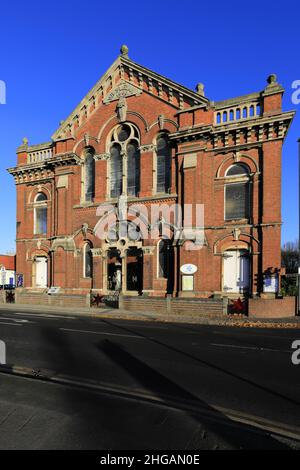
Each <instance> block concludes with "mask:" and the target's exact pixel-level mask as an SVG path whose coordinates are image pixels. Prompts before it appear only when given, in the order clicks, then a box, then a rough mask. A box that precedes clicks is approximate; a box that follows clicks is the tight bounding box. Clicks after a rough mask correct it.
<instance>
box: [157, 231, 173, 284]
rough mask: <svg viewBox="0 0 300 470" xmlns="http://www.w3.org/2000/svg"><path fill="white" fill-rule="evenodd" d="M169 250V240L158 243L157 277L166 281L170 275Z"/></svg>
mask: <svg viewBox="0 0 300 470" xmlns="http://www.w3.org/2000/svg"><path fill="white" fill-rule="evenodd" d="M170 250H171V244H170V241H169V240H160V242H159V243H158V272H157V274H158V277H159V278H165V279H168V276H169V274H170Z"/></svg>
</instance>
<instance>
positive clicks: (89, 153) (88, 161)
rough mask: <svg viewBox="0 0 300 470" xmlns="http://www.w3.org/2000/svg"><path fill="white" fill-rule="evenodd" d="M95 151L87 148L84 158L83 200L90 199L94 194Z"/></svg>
mask: <svg viewBox="0 0 300 470" xmlns="http://www.w3.org/2000/svg"><path fill="white" fill-rule="evenodd" d="M94 154H95V151H94V149H92V148H88V149H86V151H85V160H84V200H85V201H92V200H93V198H94V196H95V160H94Z"/></svg>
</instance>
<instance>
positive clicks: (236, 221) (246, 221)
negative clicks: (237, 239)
mask: <svg viewBox="0 0 300 470" xmlns="http://www.w3.org/2000/svg"><path fill="white" fill-rule="evenodd" d="M249 223H250V219H230V220H225V221H224V225H236V224H247V225H248V224H249Z"/></svg>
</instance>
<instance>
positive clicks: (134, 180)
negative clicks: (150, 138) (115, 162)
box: [127, 141, 140, 196]
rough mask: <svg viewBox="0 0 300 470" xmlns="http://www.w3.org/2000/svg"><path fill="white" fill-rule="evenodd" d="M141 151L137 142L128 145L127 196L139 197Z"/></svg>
mask: <svg viewBox="0 0 300 470" xmlns="http://www.w3.org/2000/svg"><path fill="white" fill-rule="evenodd" d="M139 186H140V151H139V148H138V144H137V142H136V141H132V142H129V144H128V145H127V194H128V195H129V196H137V194H138V192H139V190H140V187H139Z"/></svg>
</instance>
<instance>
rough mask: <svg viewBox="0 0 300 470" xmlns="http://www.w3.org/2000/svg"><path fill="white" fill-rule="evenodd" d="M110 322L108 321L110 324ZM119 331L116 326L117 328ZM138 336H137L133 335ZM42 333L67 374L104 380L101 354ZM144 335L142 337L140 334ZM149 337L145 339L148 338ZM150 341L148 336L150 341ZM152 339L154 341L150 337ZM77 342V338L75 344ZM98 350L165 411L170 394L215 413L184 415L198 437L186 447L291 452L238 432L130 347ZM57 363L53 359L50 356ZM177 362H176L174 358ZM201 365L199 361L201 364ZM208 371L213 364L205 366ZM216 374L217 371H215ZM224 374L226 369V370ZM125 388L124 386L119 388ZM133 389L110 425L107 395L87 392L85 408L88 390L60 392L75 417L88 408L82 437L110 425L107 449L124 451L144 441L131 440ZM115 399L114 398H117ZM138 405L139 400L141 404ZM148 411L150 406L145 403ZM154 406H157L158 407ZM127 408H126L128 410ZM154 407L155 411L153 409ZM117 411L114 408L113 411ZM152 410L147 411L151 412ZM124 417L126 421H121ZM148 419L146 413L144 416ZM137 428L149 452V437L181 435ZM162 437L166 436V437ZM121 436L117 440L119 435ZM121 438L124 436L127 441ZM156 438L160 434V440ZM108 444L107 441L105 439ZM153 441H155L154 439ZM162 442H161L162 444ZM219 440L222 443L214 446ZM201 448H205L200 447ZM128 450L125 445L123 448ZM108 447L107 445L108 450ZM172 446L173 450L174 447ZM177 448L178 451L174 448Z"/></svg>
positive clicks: (56, 333) (104, 344) (53, 332)
mask: <svg viewBox="0 0 300 470" xmlns="http://www.w3.org/2000/svg"><path fill="white" fill-rule="evenodd" d="M107 323H108V324H110V322H107ZM113 326H114V327H116V325H113ZM119 328H121V329H122V330H125V331H130V332H131V333H132V330H130V329H129V328H126V327H120V326H119ZM134 334H135V335H137V333H136V332H134ZM42 335H43V337H44V341H46V342H48V343H49V342H50V343H51V344H52V345H54V346H55V351H56V352H55V355H56V358H55V360H56V361H57V363H60V362H61V360H60V359H61V358H62V357H63V361H64V366H63V369H64V370H66V369H67V370H68V374H70V375H71V374H72V375H75V376H76V375H78V371H79V370H85V369H89V370H90V369H93V370H94V372H95V379H97V378H98V377H101V368H102V364H101V356H99V360H96V359H95V358H91V357H89V356H87V355H86V354H85V351H82V352H81V354H80V351H79V352H78V353H77V351H76V353H75V352H74V351H72V347H71V344H70V343H69V341H70V340H69V339H68V338H66V335H63V333H62V332H61V331H60V330H58V329H54V328H50V327H48V328H42ZM141 336H144V335H141ZM144 337H145V338H146V336H144ZM147 339H149V338H147ZM149 340H150V339H149ZM73 341H74V340H73ZM152 341H154V342H155V343H157V344H159V345H160V346H164V347H167V348H169V349H171V350H173V351H176V352H179V353H180V354H184V355H186V354H185V353H184V352H182V351H180V350H177V349H176V348H173V347H170V346H168V345H166V344H164V343H161V342H160V341H158V340H152ZM95 347H96V348H97V349H98V351H99V352H101V353H102V354H104V355H105V356H106V357H107V358H108V359H110V360H111V361H113V363H114V364H116V365H117V366H119V367H121V368H122V370H124V371H126V373H127V374H129V375H130V376H131V377H132V378H134V379H135V381H137V382H138V383H140V384H141V385H142V387H143V388H144V389H146V391H149V392H150V393H151V394H152V395H155V396H156V397H158V398H160V405H159V407H161V406H164V405H165V407H166V408H168V407H169V404H168V402H167V400H166V399H165V397H166V396H171V397H174V398H176V399H180V400H184V401H187V402H193V404H197V405H198V406H199V407H201V409H202V410H204V411H205V412H207V413H213V414H214V415H215V417H216V419H215V420H212V419H209V418H208V417H205V416H202V415H201V416H200V415H199V414H196V413H193V412H187V411H184V413H185V415H186V416H187V418H189V419H192V420H193V421H194V422H195V433H194V435H193V437H192V438H191V437H190V438H189V439H187V437H186V436H185V435H184V433H183V434H182V435H181V441H182V447H180V448H182V449H197V448H199V447H200V448H203V442H201V441H203V439H204V440H205V442H204V444H205V446H206V445H207V446H208V447H205V446H204V448H214V447H218V445H220V443H221V445H222V447H223V448H233V449H239V448H245V449H251V448H260V449H287V448H289V447H288V446H287V445H285V444H284V443H281V442H279V441H277V440H276V439H273V438H272V437H271V436H268V435H267V434H265V433H263V432H262V433H259V434H258V433H257V432H252V431H254V429H253V428H251V427H250V426H247V427H246V426H245V427H244V428H243V429H244V430H242V429H241V428H237V427H236V424H235V423H234V422H233V421H232V420H230V419H229V418H228V417H227V416H225V415H223V414H222V413H220V412H216V410H215V409H213V408H212V407H210V406H209V405H208V404H207V403H205V402H204V401H202V400H200V399H199V398H198V397H196V396H194V395H193V394H191V393H190V392H189V391H187V390H185V389H184V388H183V387H182V386H179V385H177V384H176V383H174V382H173V381H171V380H170V379H168V378H166V377H165V376H163V375H162V374H161V373H159V372H158V371H156V370H154V369H153V368H151V367H150V366H148V365H147V364H145V363H144V362H142V361H141V360H140V359H138V358H136V357H134V356H133V355H132V354H130V353H129V352H128V351H126V349H125V348H124V347H122V346H120V345H119V344H117V343H116V342H112V341H110V340H104V341H101V342H100V343H99V342H97V343H95ZM187 356H188V357H190V358H191V359H193V360H194V359H196V360H198V359H197V358H194V357H193V356H190V355H187ZM51 359H52V360H53V356H52V358H51ZM174 360H175V359H174ZM200 362H201V361H200ZM207 365H209V366H210V367H212V365H210V364H207ZM216 368H217V369H218V370H222V369H219V368H218V367H216ZM225 372H226V371H225ZM115 384H118V378H116V381H115ZM119 385H122V384H119ZM131 392H134V390H128V399H129V400H130V401H128V400H124V394H122V398H121V399H120V403H118V407H119V408H118V409H119V411H117V408H116V413H119V415H117V414H116V415H115V416H111V423H110V422H109V420H108V419H109V418H108V416H107V414H105V413H104V414H105V415H103V401H104V400H106V397H105V395H103V394H102V393H97V394H96V393H95V394H94V396H93V397H92V402H91V394H89V392H86V399H87V403H86V405H85V404H84V403H83V402H82V395H83V394H85V392H82V391H80V390H78V389H76V388H72V389H69V390H68V393H65V392H64V390H63V389H62V392H61V393H62V394H63V393H65V396H64V403H65V409H66V411H67V412H68V413H69V414H71V415H74V416H76V415H77V414H78V413H79V412H80V413H81V414H82V412H83V411H84V410H86V415H84V419H83V420H81V422H80V426H81V432H82V434H83V435H84V434H85V433H88V432H90V429H91V424H93V426H94V429H95V432H97V433H99V435H102V436H103V435H104V436H105V433H106V431H107V429H108V428H110V431H112V426H114V427H115V429H113V431H114V433H115V436H116V437H115V441H113V442H112V441H109V439H111V437H110V438H108V441H107V442H109V444H108V445H106V447H109V448H116V449H117V448H123V449H124V448H126V449H135V448H141V446H140V443H139V442H138V440H136V438H135V439H133V437H131V433H132V431H133V429H134V427H135V426H136V425H137V421H136V416H134V414H133V413H132V412H131V411H130V409H131V406H132V404H133V403H134V401H133V400H132V393H131ZM115 400H116V398H115ZM139 402H140V400H139ZM91 403H93V406H94V409H93V413H92V414H91V412H90V405H91ZM143 406H145V407H146V404H145V405H143ZM152 406H154V407H155V404H153V405H152ZM127 408H128V409H127ZM152 409H153V408H152ZM113 411H114V410H113ZM148 412H149V411H148ZM120 415H122V418H121V419H120ZM146 415H147V413H146ZM139 426H140V427H139V429H135V430H134V431H135V433H137V435H138V436H140V437H141V441H142V442H144V439H142V436H144V435H148V436H149V447H148V446H147V447H146V448H151V447H152V448H153V442H152V444H151V437H153V435H152V434H153V433H154V432H156V433H158V434H159V433H163V434H165V433H168V434H169V441H170V442H172V433H174V436H175V434H176V433H177V432H181V431H180V430H178V429H177V430H175V429H168V427H167V426H164V427H163V426H162V427H161V428H155V429H153V428H151V425H149V426H148V423H147V420H145V421H142V422H139ZM163 434H162V436H163ZM206 434H207V435H209V436H211V437H210V440H209V441H208V440H207V437H206ZM118 435H119V436H122V438H121V437H117V436H118ZM123 436H126V438H124V437H123ZM156 437H157V436H156ZM104 440H105V439H104ZM154 441H155V440H154ZM162 442H163V440H162ZM216 442H217V443H218V444H216ZM200 444H201V445H200ZM124 446H125V447H124ZM103 448H105V445H104V447H103ZM168 448H172V445H170V447H169V446H168ZM173 448H174V447H173ZM161 449H165V447H161Z"/></svg>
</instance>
